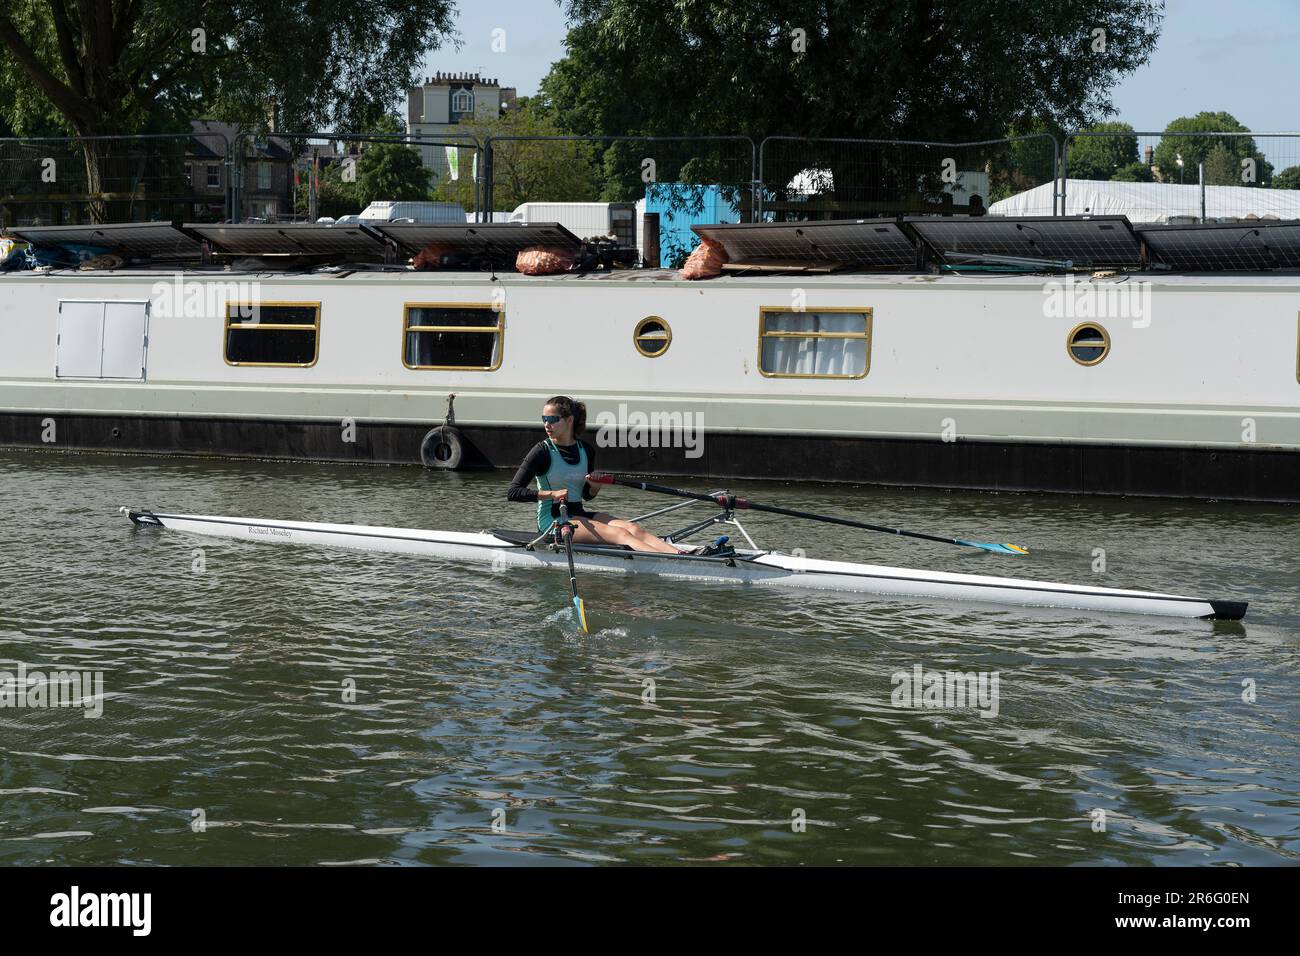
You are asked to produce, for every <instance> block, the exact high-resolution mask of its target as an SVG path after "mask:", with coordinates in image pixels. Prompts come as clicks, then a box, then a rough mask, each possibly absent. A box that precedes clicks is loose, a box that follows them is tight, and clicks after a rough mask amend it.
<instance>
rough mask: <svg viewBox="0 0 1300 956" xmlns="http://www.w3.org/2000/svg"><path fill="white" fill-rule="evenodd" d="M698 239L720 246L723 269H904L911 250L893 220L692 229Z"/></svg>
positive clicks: (913, 252)
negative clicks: (724, 257)
mask: <svg viewBox="0 0 1300 956" xmlns="http://www.w3.org/2000/svg"><path fill="white" fill-rule="evenodd" d="M691 228H692V229H693V230H694V231H695V233H696V234H697V235H699V236H701V237H702V238H705V239H712V240H714V241H716V242H720V243H721V244H722V247H723V248H724V249H725V250H726V252H727V259H728V260H729V261H728V265H730V266H733V267H734V266H745V265H753V266H756V267H762V266H763V265H766V264H771V263H781V264H789V265H791V266H792V267H794V268H798V266H799V265H801V264H806V265H837V266H841V267H845V268H847V267H854V266H856V267H860V268H889V267H893V268H898V267H902V268H909V267H911V266H914V265H915V264H916V246H915V244H914V243H913V242H912V240H911V239H909V238H908V237H907V235H906V234H904V233H903V231H902V230H901V229H899V227H898V223H897V222H896V221H895V220H893V219H850V220H829V221H826V222H751V223H727V224H724V225H716V226H692V227H691Z"/></svg>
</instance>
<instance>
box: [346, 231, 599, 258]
mask: <svg viewBox="0 0 1300 956" xmlns="http://www.w3.org/2000/svg"><path fill="white" fill-rule="evenodd" d="M366 227H367V228H369V229H373V230H374V231H375V232H378V233H380V234H381V235H383V236H387V237H388V238H390V239H392V240H393V241H394V242H396V243H397V244H398V245H399V246H400V247H402V248H403V249H405V250H406V251H407V253H409V254H410V255H415V254H416V253H418V252H420V251H421V250H422V249H427V248H428V247H429V246H431V245H434V244H437V245H438V246H440V247H442V251H443V252H444V253H452V252H455V253H461V254H463V255H465V256H467V257H470V258H483V259H490V260H492V261H493V262H499V263H502V264H504V265H508V266H510V267H513V266H514V262H515V257H516V256H517V255H519V253H520V252H522V251H523V250H524V249H527V248H528V247H530V246H546V247H547V248H550V249H563V250H565V251H570V252H574V253H577V252H578V251H579V250H580V249H581V248H582V242H581V240H579V239H578V237H577V236H575V235H574V234H573V233H571V232H569V230H567V229H565V228H564V227H563V226H561V225H560V224H559V223H556V222H545V223H530V224H528V225H525V224H523V223H518V222H470V223H465V224H464V225H461V224H460V223H432V224H428V225H426V224H423V223H415V222H379V221H376V222H369V223H366Z"/></svg>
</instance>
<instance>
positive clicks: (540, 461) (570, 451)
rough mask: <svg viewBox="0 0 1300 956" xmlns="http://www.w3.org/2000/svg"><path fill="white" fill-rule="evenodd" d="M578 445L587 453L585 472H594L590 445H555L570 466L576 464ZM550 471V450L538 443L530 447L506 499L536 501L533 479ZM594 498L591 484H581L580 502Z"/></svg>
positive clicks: (594, 493) (579, 440)
mask: <svg viewBox="0 0 1300 956" xmlns="http://www.w3.org/2000/svg"><path fill="white" fill-rule="evenodd" d="M578 445H582V447H583V449H584V450H585V451H586V452H587V472H588V474H590V473H591V472H593V471H595V470H596V449H594V448H592V447H591V444H590V443H588V442H585V441H583V440H582V439H578V441H577V442H576V443H574V444H572V445H556V446H555V447H556V448H558V449H559V452H560V457H561V458H563V459H564V460H565V462H566V463H568V464H570V465H576V464H577V463H578ZM550 469H551V449H550V448H549V447H548V446H547V444H546V442H544V441H539V442H538V443H537V444H536V445H534V446H533V447H532V450H531V451H529V452H528V454H527V455H526V456H525V457H524V462H523V464H522V465H520V466H519V470H518V471H516V472H515V477H514V480H513V481H511V482H510V489H509V490H508V491H507V492H506V498H507V499H508V500H510V501H536V500H537V489H536V488H534V487H532V484H533V479H535V478H536V477H537V476H538V475H544V474H546V473H547V472H548V471H550ZM594 497H596V491H595V490H594V489H593V488H592V487H591V482H589V481H587V482H583V485H582V500H583V501H590V500H591V499H592V498H594Z"/></svg>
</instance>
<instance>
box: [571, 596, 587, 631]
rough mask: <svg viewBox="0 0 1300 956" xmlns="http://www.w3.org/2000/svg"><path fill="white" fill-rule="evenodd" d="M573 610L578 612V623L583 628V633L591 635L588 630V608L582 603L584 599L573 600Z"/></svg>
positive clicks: (576, 598)
mask: <svg viewBox="0 0 1300 956" xmlns="http://www.w3.org/2000/svg"><path fill="white" fill-rule="evenodd" d="M573 608H574V610H576V611H577V612H578V623H579V624H580V625H581V626H582V633H584V634H590V633H591V631H590V630H589V629H588V628H587V608H586V606H585V605H584V604H583V603H582V598H580V597H575V598H574V599H573Z"/></svg>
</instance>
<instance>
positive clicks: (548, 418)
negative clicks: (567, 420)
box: [542, 415, 564, 425]
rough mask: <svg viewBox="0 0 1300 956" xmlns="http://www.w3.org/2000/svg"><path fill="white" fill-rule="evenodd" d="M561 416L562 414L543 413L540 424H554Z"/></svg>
mask: <svg viewBox="0 0 1300 956" xmlns="http://www.w3.org/2000/svg"><path fill="white" fill-rule="evenodd" d="M563 417H564V416H562V415H543V416H542V424H543V425H554V424H556V423H557V422H559V421H560V420H561V419H562V418H563Z"/></svg>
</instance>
